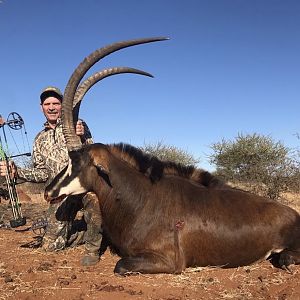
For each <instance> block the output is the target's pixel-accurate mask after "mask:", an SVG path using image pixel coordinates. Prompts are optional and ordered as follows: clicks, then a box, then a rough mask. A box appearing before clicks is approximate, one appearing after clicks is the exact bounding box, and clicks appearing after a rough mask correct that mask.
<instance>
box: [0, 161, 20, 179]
mask: <svg viewBox="0 0 300 300" xmlns="http://www.w3.org/2000/svg"><path fill="white" fill-rule="evenodd" d="M8 169H9V171H8V170H7V163H6V161H0V176H7V175H8V174H9V176H10V178H14V177H16V176H17V167H16V165H15V163H14V162H13V161H11V160H10V161H9V162H8Z"/></svg>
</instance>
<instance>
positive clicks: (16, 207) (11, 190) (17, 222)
mask: <svg viewBox="0 0 300 300" xmlns="http://www.w3.org/2000/svg"><path fill="white" fill-rule="evenodd" d="M6 125H7V126H8V127H9V128H10V129H13V130H19V129H22V128H23V127H24V130H25V124H24V121H23V119H22V117H21V116H20V115H19V114H18V113H16V112H12V113H10V114H9V115H8V117H7V120H6V121H5V120H4V119H3V118H2V116H1V115H0V128H2V134H3V139H4V143H5V147H6V149H5V150H4V144H3V143H2V139H1V135H0V160H1V161H4V162H5V164H6V168H7V170H8V172H6V175H5V179H6V185H7V190H8V196H9V200H10V205H11V209H12V215H13V219H12V220H10V226H11V227H12V228H15V227H19V226H23V225H25V224H26V217H23V214H22V210H21V205H20V201H19V196H18V193H17V189H16V178H15V177H14V176H13V174H12V172H11V170H12V169H11V163H10V159H11V158H13V157H17V156H23V155H26V156H30V155H31V154H30V153H29V152H26V153H21V154H17V155H10V156H9V155H8V143H7V138H6V133H5V129H4V128H5V126H6ZM25 134H26V131H25Z"/></svg>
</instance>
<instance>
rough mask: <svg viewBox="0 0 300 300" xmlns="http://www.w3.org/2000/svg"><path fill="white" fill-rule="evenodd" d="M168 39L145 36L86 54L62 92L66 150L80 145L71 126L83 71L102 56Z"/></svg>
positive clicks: (74, 148)
mask: <svg viewBox="0 0 300 300" xmlns="http://www.w3.org/2000/svg"><path fill="white" fill-rule="evenodd" d="M164 40H168V38H165V37H157V38H145V39H137V40H130V41H123V42H118V43H114V44H111V45H109V46H106V47H103V48H100V49H98V50H96V51H94V52H92V53H91V54H90V55H89V56H87V57H86V58H85V59H84V60H83V61H82V62H81V63H80V64H79V65H78V67H77V68H76V69H75V71H74V72H73V74H72V76H71V77H70V79H69V81H68V84H67V86H66V89H65V93H64V101H63V103H62V125H63V134H64V137H65V140H66V144H67V148H68V151H72V150H76V149H78V148H80V147H81V142H80V138H79V137H78V136H77V135H76V134H75V128H74V126H73V113H72V108H73V101H74V96H75V93H76V89H77V87H78V85H79V83H80V81H81V79H82V78H83V76H84V75H85V73H86V72H87V71H88V70H89V69H90V68H91V67H92V66H93V65H94V64H95V63H96V62H98V61H99V60H100V59H102V58H103V57H105V56H107V55H109V54H111V53H113V52H115V51H118V50H121V49H124V48H127V47H131V46H135V45H140V44H145V43H151V42H158V41H164Z"/></svg>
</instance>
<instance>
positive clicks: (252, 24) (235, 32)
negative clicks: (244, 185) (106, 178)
mask: <svg viewBox="0 0 300 300" xmlns="http://www.w3.org/2000/svg"><path fill="white" fill-rule="evenodd" d="M299 32H300V2H299V1H297V0H294V1H292V0H284V1H283V0H281V1H278V0H273V1H271V0H251V1H246V0H219V1H213V0H205V1H202V0H186V1H182V0H180V1H179V0H151V1H143V0H126V1H124V0H110V1H102V0H98V1H96V0H94V1H92V0H85V1H76V0H56V1H55V0H51V1H50V0H43V1H42V0H27V1H25V0H24V1H18V0H2V1H1V2H0V78H1V83H0V87H1V88H0V114H2V115H3V116H4V117H7V115H8V114H9V113H10V112H12V111H16V112H18V113H20V114H21V115H22V117H23V118H24V120H25V124H26V129H27V132H28V139H29V143H30V144H32V142H33V139H34V137H35V135H36V134H37V132H38V131H39V130H41V128H42V123H43V122H44V116H43V115H42V114H41V112H40V107H39V94H40V91H41V89H42V88H44V87H45V86H48V85H55V86H58V87H60V88H61V89H62V90H63V89H64V88H65V85H66V83H67V81H68V79H69V77H70V75H71V74H72V72H73V70H74V68H75V67H76V66H77V65H78V64H79V63H80V62H81V61H82V59H83V58H84V57H85V56H86V55H88V54H90V53H91V52H92V51H94V50H95V49H97V48H100V47H102V46H105V45H107V44H111V43H113V42H116V41H122V40H129V39H134V38H142V37H154V36H167V37H169V38H170V40H169V41H164V42H159V43H153V44H146V45H140V46H135V47H132V48H127V49H124V50H121V51H119V52H117V53H114V54H112V55H110V56H109V57H106V58H104V59H103V60H102V61H101V62H99V63H98V64H96V65H95V66H94V67H93V68H92V70H91V71H90V72H89V73H88V75H91V74H92V73H93V72H95V71H99V70H101V69H103V68H108V67H113V66H129V67H135V68H139V69H143V70H145V71H147V72H150V73H152V74H153V75H154V76H155V78H154V79H152V78H147V77H142V76H137V75H118V76H114V77H110V78H108V79H105V80H103V81H102V82H101V83H98V84H97V85H96V86H94V87H93V89H92V90H90V92H89V93H88V94H87V95H86V97H85V99H84V103H83V104H82V106H81V117H82V118H83V119H85V120H86V121H87V123H88V124H89V127H90V128H91V130H92V133H93V136H94V140H95V141H96V142H103V143H114V142H121V141H122V142H127V143H131V144H133V145H135V146H143V145H144V143H147V144H149V143H150V144H151V143H156V142H158V141H163V143H165V144H168V145H174V146H176V147H178V148H181V149H184V150H186V151H188V152H189V153H191V154H192V155H194V156H195V157H200V159H201V162H200V164H199V165H200V166H201V167H203V168H206V169H213V166H210V165H209V164H208V160H207V157H208V155H209V154H210V153H211V149H210V146H211V144H212V143H215V142H218V141H221V140H222V139H223V138H224V139H234V138H235V137H236V136H237V135H238V133H243V134H252V133H259V134H263V135H269V136H271V137H272V138H274V139H275V140H280V141H282V142H283V143H284V144H285V145H286V146H288V147H292V148H293V147H297V146H298V144H299V140H297V138H296V137H295V133H297V132H298V133H299V131H300V130H299V121H298V120H299V114H300V101H299V100H300V99H299V98H300V97H299V96H300V54H299V53H300V34H299ZM13 134H14V136H15V139H16V140H17V141H18V138H19V135H20V132H17V131H16V132H13ZM8 136H9V135H8ZM12 147H13V146H12Z"/></svg>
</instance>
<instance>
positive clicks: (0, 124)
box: [0, 115, 5, 127]
mask: <svg viewBox="0 0 300 300" xmlns="http://www.w3.org/2000/svg"><path fill="white" fill-rule="evenodd" d="M4 123H5V120H4V119H3V118H2V116H1V115H0V127H1V126H2V125H4Z"/></svg>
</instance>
